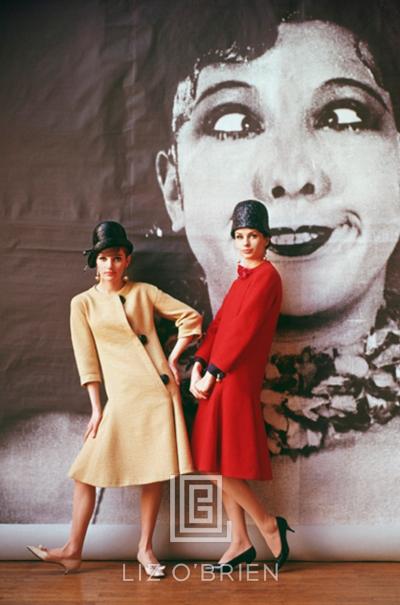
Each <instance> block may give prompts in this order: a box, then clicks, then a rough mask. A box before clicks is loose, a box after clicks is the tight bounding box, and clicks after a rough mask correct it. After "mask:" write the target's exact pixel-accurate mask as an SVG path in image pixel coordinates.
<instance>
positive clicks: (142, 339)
mask: <svg viewBox="0 0 400 605" xmlns="http://www.w3.org/2000/svg"><path fill="white" fill-rule="evenodd" d="M139 340H140V342H141V343H142V345H147V343H148V342H149V340H148V338H147V336H146V334H139Z"/></svg>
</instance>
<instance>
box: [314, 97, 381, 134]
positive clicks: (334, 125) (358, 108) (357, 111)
mask: <svg viewBox="0 0 400 605" xmlns="http://www.w3.org/2000/svg"><path fill="white" fill-rule="evenodd" d="M315 126H316V128H329V129H332V130H336V131H339V132H340V131H343V130H352V131H354V132H358V131H361V130H379V128H380V119H379V116H378V115H376V114H375V113H374V112H373V111H371V110H370V109H369V108H368V107H366V106H365V105H363V104H362V103H360V102H359V101H356V100H355V99H344V100H340V101H333V102H332V103H328V105H326V106H325V107H324V108H323V110H322V111H321V112H320V114H319V115H318V116H317V118H316V122H315Z"/></svg>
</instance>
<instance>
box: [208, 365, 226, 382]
mask: <svg viewBox="0 0 400 605" xmlns="http://www.w3.org/2000/svg"><path fill="white" fill-rule="evenodd" d="M207 372H210V374H212V375H213V376H215V378H216V379H217V382H220V381H221V380H222V379H223V378H224V376H225V372H223V371H222V370H220V369H219V368H217V366H215V365H214V364H213V363H209V364H208V366H207Z"/></svg>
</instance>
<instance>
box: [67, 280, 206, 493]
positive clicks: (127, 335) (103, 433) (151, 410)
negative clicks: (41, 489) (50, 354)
mask: <svg viewBox="0 0 400 605" xmlns="http://www.w3.org/2000/svg"><path fill="white" fill-rule="evenodd" d="M155 312H156V313H158V314H159V315H161V316H162V317H165V318H167V319H172V320H175V325H176V326H177V328H178V337H185V336H200V334H201V316H200V314H199V313H197V312H196V311H194V310H193V309H192V308H191V307H189V306H188V305H186V304H184V303H182V302H180V301H178V300H176V299H175V298H172V297H171V296H169V295H168V294H165V293H164V292H162V291H161V290H159V289H158V288H157V287H155V286H153V285H150V284H146V283H140V282H127V283H126V284H125V285H124V287H123V288H122V289H121V290H120V291H119V292H117V293H115V294H114V293H113V294H106V293H104V292H101V291H100V290H97V289H96V287H95V286H93V287H92V288H90V289H89V290H86V291H85V292H82V293H81V294H78V295H77V296H75V297H74V298H73V299H72V301H71V322H70V323H71V337H72V345H73V349H74V354H75V359H76V363H77V367H78V372H79V376H80V381H81V384H82V385H84V384H86V383H88V382H93V381H99V382H104V387H105V390H106V393H107V403H106V405H105V407H104V410H103V416H102V420H101V423H100V425H99V428H98V431H97V435H96V437H95V438H93V437H88V438H87V439H86V441H85V442H84V444H83V446H82V449H81V450H80V452H79V454H78V456H77V457H76V459H75V461H74V462H73V464H72V466H71V468H70V469H69V471H68V476H69V477H71V478H73V479H77V480H79V481H82V482H84V483H88V484H90V485H95V486H97V487H117V486H124V485H140V484H144V483H152V482H154V481H164V480H166V479H169V478H170V477H171V476H176V475H179V474H183V473H189V472H192V471H193V470H194V467H193V463H192V457H191V453H190V446H189V441H188V437H187V432H186V426H185V421H184V416H183V411H182V403H181V398H180V393H179V387H178V386H177V384H176V382H175V380H174V378H173V375H172V373H171V371H170V369H169V366H168V362H167V360H166V357H165V355H164V352H163V350H162V347H161V344H160V341H159V339H158V335H157V332H156V328H155V323H154V313H155ZM166 376H168V379H169V381H168V383H167V384H164V383H165V382H167V380H168V379H167V378H166ZM163 381H164V382H163Z"/></svg>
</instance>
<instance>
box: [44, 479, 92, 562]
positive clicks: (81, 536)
mask: <svg viewBox="0 0 400 605" xmlns="http://www.w3.org/2000/svg"><path fill="white" fill-rule="evenodd" d="M95 502H96V488H95V487H94V486H93V485H88V484H87V483H81V481H75V485H74V495H73V500H72V523H71V530H70V534H69V538H68V540H67V542H66V543H65V544H64V546H61V547H60V548H52V549H48V550H47V552H48V554H49V556H50V557H51V558H55V559H57V558H63V559H81V557H82V548H83V543H84V540H85V536H86V532H87V528H88V525H89V522H90V519H91V518H92V515H93V509H94V505H95Z"/></svg>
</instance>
